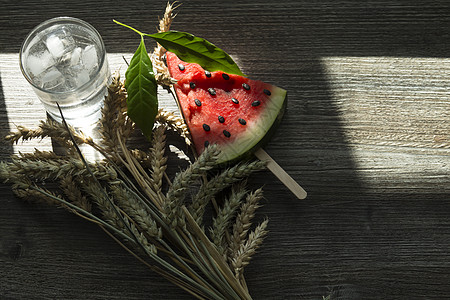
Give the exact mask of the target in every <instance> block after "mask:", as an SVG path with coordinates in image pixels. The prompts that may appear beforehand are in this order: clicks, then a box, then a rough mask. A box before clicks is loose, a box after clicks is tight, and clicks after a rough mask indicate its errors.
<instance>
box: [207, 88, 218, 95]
mask: <svg viewBox="0 0 450 300" xmlns="http://www.w3.org/2000/svg"><path fill="white" fill-rule="evenodd" d="M208 92H209V93H210V94H211V96H214V95H216V90H215V89H213V88H209V89H208Z"/></svg>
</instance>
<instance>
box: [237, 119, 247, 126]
mask: <svg viewBox="0 0 450 300" xmlns="http://www.w3.org/2000/svg"><path fill="white" fill-rule="evenodd" d="M238 121H239V123H241V125H246V124H247V121H245V120H244V119H241V118H239V120H238Z"/></svg>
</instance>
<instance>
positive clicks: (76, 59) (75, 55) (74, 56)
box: [70, 47, 81, 66]
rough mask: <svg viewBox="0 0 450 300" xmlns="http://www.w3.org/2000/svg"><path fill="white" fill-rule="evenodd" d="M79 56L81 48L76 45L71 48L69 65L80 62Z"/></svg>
mask: <svg viewBox="0 0 450 300" xmlns="http://www.w3.org/2000/svg"><path fill="white" fill-rule="evenodd" d="M80 57H81V48H80V47H77V48H75V49H73V51H72V55H71V57H70V65H71V66H76V65H78V63H79V62H80Z"/></svg>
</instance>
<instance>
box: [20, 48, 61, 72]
mask: <svg viewBox="0 0 450 300" xmlns="http://www.w3.org/2000/svg"><path fill="white" fill-rule="evenodd" d="M54 63H55V60H54V59H53V56H52V55H51V54H50V52H48V51H47V50H45V51H44V52H42V53H36V54H34V55H32V54H30V55H29V56H28V57H27V62H26V66H27V70H28V71H29V72H30V73H31V74H32V75H33V76H39V75H40V74H41V73H42V72H44V71H45V70H47V69H48V68H50V67H51V66H52V65H53V64H54Z"/></svg>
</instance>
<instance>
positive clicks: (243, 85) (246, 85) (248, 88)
mask: <svg viewBox="0 0 450 300" xmlns="http://www.w3.org/2000/svg"><path fill="white" fill-rule="evenodd" d="M242 87H243V88H244V89H246V90H247V91H248V90H250V86H249V85H248V84H246V83H243V84H242Z"/></svg>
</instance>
